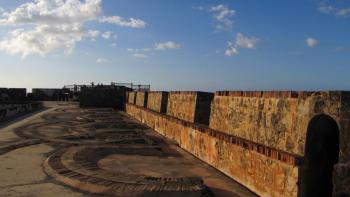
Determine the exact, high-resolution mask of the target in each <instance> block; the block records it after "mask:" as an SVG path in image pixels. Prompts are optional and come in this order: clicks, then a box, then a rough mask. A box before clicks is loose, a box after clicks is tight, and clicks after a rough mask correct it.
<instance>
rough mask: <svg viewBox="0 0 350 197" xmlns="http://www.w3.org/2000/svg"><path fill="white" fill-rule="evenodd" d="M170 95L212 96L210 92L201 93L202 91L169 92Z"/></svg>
mask: <svg viewBox="0 0 350 197" xmlns="http://www.w3.org/2000/svg"><path fill="white" fill-rule="evenodd" d="M169 93H170V94H191V95H193V94H194V95H195V94H214V93H212V92H202V91H170V92H169Z"/></svg>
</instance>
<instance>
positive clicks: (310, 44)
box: [305, 38, 319, 48]
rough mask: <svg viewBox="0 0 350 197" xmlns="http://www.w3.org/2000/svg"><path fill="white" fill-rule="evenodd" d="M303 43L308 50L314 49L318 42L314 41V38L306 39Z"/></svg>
mask: <svg viewBox="0 0 350 197" xmlns="http://www.w3.org/2000/svg"><path fill="white" fill-rule="evenodd" d="M305 42H306V45H307V46H308V47H310V48H314V47H316V46H317V45H318V43H319V41H318V40H316V39H315V38H307V39H306V40H305Z"/></svg>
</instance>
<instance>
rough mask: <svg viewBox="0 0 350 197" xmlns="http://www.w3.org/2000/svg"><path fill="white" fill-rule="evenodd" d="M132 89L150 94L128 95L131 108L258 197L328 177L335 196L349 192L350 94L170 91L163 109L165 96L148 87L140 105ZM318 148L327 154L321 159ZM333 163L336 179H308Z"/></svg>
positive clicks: (292, 192) (293, 192)
mask: <svg viewBox="0 0 350 197" xmlns="http://www.w3.org/2000/svg"><path fill="white" fill-rule="evenodd" d="M135 94H136V95H140V97H143V96H145V95H146V94H139V92H137V93H136V92H129V93H128V101H129V102H128V103H127V104H126V111H127V113H128V114H130V115H131V116H133V117H134V118H136V119H138V120H139V121H141V122H143V123H145V124H146V125H148V126H149V127H151V128H153V129H154V130H156V131H157V132H159V133H161V134H162V135H164V136H166V137H168V138H171V139H174V140H175V141H176V142H177V143H178V144H179V146H181V147H182V148H184V149H185V150H187V151H189V152H190V153H192V154H193V155H195V156H196V157H198V158H199V159H201V160H203V161H205V162H206V163H208V164H210V165H211V166H213V167H214V168H216V169H218V170H220V171H221V172H223V173H225V174H226V175H228V176H229V177H231V178H233V179H234V180H236V181H237V182H239V183H241V184H242V185H244V186H246V187H247V188H249V189H250V190H252V191H254V192H255V193H256V194H258V195H261V196H307V195H310V192H313V193H312V194H316V193H315V191H313V190H314V188H315V187H316V188H317V187H318V188H327V184H328V182H329V181H330V184H333V185H334V186H333V188H331V190H333V195H334V196H337V195H342V194H348V193H349V192H350V191H349V188H350V187H349V180H350V164H349V162H350V124H349V123H350V92H343V91H332V92H293V91H251V92H248V91H230V92H228V91H220V92H216V93H215V95H213V94H211V93H203V92H170V93H169V94H168V102H167V110H166V112H165V111H160V110H159V109H160V108H161V106H164V100H165V99H160V97H162V98H163V97H164V96H165V97H166V95H167V94H164V93H163V92H149V93H148V102H147V104H146V105H145V106H147V107H143V106H140V105H139V106H138V105H135V103H134V102H133V101H134V100H135V99H134V95H135ZM151 95H152V96H151ZM138 99H139V100H142V99H141V98H138ZM136 100H137V99H136ZM148 103H149V104H148ZM196 117H200V118H196ZM322 118H323V119H322ZM318 119H322V120H324V121H322V122H317V121H316V120H318ZM203 120H206V121H203ZM325 120H327V121H328V120H329V121H334V123H335V124H334V127H329V125H332V123H331V122H330V124H329V125H328V126H327V125H322V124H327V121H325ZM311 122H316V123H317V124H316V123H315V125H312V124H311ZM313 124H314V123H313ZM320 124H321V125H320ZM317 128H318V130H320V131H319V132H320V135H319V134H317V133H316V132H318V131H315V132H314V131H313V130H317ZM322 128H328V130H332V131H330V132H331V133H329V132H328V131H323V130H325V129H322ZM329 128H332V129H329ZM321 132H323V133H324V136H326V137H323V138H320V137H319V136H322V135H323V134H322V133H321ZM327 132H328V133H327ZM332 132H333V134H332ZM314 133H316V135H315V134H314ZM332 136H336V138H334V137H333V138H332ZM327 140H328V141H327ZM332 140H333V141H332ZM334 145H335V146H336V149H334V148H333V149H334V150H335V151H336V155H334V156H333V157H334V158H333V159H332V158H331V157H332V154H331V153H329V151H328V150H333V149H332V146H333V147H334ZM313 146H316V147H317V146H318V147H321V148H324V149H325V150H323V149H320V150H318V149H317V150H316V149H315V148H313ZM323 146H324V147H323ZM305 151H306V152H305ZM315 151H316V152H317V151H319V152H320V151H326V152H327V151H328V152H327V153H325V154H323V156H322V157H320V158H321V159H318V157H317V154H318V153H315ZM333 152H334V151H333ZM315 155H316V156H315ZM324 155H325V156H324ZM315 158H316V159H315ZM322 158H323V159H326V161H323V160H322ZM313 160H315V161H316V162H314V161H313ZM332 160H334V161H335V163H336V164H335V163H329V162H332ZM327 162H328V163H327ZM333 164H335V165H334V168H333ZM327 166H331V167H332V168H329V167H327ZM329 169H330V170H331V172H330V173H329V174H330V175H329V176H332V173H333V179H332V177H328V179H329V180H328V182H327V180H326V181H322V180H317V179H316V180H311V178H310V177H313V178H315V177H316V178H317V176H318V174H320V173H319V171H321V172H326V171H327V170H328V171H329ZM318 170H319V171H318ZM321 174H322V173H321ZM319 179H321V178H319ZM332 180H333V183H332ZM315 182H318V183H315ZM322 184H324V185H322ZM328 185H329V184H328ZM318 190H320V192H325V191H322V189H318ZM325 190H326V189H325ZM328 190H329V188H328Z"/></svg>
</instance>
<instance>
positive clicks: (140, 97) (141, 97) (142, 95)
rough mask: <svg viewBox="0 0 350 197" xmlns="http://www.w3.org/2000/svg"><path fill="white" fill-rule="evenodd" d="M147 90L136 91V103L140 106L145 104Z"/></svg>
mask: <svg viewBox="0 0 350 197" xmlns="http://www.w3.org/2000/svg"><path fill="white" fill-rule="evenodd" d="M147 99H148V92H143V91H139V92H137V93H136V103H135V104H136V105H137V106H140V107H146V106H147Z"/></svg>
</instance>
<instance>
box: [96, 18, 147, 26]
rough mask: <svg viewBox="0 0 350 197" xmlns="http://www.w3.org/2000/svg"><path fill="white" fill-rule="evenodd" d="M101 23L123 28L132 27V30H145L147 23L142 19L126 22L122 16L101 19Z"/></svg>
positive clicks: (130, 19)
mask: <svg viewBox="0 0 350 197" xmlns="http://www.w3.org/2000/svg"><path fill="white" fill-rule="evenodd" d="M100 22H101V23H110V24H116V25H119V26H122V27H131V28H145V27H146V25H147V23H146V22H145V21H143V20H141V19H135V18H129V20H125V19H123V18H122V17H120V16H109V17H106V16H104V17H102V18H101V19H100Z"/></svg>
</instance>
